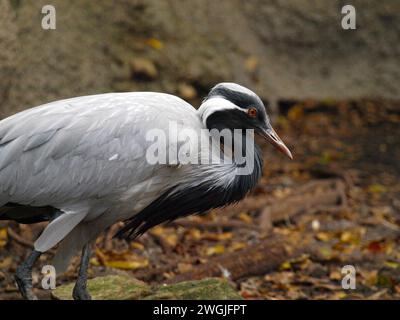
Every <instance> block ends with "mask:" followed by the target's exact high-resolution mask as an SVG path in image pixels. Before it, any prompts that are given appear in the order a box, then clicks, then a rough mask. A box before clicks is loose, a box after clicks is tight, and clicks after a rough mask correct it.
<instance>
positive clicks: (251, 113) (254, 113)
mask: <svg viewBox="0 0 400 320" xmlns="http://www.w3.org/2000/svg"><path fill="white" fill-rule="evenodd" d="M247 114H248V115H249V117H252V118H255V117H257V109H256V108H250V109H249V110H248V111H247Z"/></svg>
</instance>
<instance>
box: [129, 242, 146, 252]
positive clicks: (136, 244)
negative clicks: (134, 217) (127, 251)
mask: <svg viewBox="0 0 400 320" xmlns="http://www.w3.org/2000/svg"><path fill="white" fill-rule="evenodd" d="M131 248H132V249H138V250H143V249H144V245H142V244H141V243H139V242H136V241H133V242H131Z"/></svg>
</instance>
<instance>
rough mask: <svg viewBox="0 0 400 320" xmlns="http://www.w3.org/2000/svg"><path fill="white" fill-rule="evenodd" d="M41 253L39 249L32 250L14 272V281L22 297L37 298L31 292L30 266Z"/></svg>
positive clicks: (31, 266)
mask: <svg viewBox="0 0 400 320" xmlns="http://www.w3.org/2000/svg"><path fill="white" fill-rule="evenodd" d="M41 254H42V253H41V252H40V251H36V250H33V251H32V253H31V254H30V255H29V257H28V258H27V259H26V260H25V261H24V262H23V263H22V264H21V265H20V266H19V267H18V268H17V271H16V273H15V276H14V278H15V281H16V282H17V286H18V289H19V292H20V293H21V294H22V296H23V297H24V299H27V300H37V297H36V295H35V294H34V293H33V286H32V268H33V265H34V264H35V262H36V261H37V259H38V258H39V257H40V255H41Z"/></svg>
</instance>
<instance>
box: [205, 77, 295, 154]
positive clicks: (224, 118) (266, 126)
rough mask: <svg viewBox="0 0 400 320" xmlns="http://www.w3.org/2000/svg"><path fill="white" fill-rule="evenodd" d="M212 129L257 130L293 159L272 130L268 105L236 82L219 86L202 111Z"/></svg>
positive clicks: (208, 126)
mask: <svg viewBox="0 0 400 320" xmlns="http://www.w3.org/2000/svg"><path fill="white" fill-rule="evenodd" d="M199 113H200V115H201V117H202V121H203V123H204V125H205V126H206V127H207V128H208V129H214V128H215V129H218V130H223V129H226V128H227V129H231V130H233V129H254V132H256V133H257V134H259V135H261V136H262V137H264V138H265V139H267V140H268V141H269V142H270V143H271V144H272V145H273V146H274V147H276V148H277V149H278V150H279V151H281V152H282V153H283V154H285V155H286V156H288V157H289V158H291V159H292V158H293V157H292V154H291V152H290V150H289V149H288V147H286V145H285V144H284V143H283V141H282V140H281V138H279V136H278V135H277V133H276V132H275V130H274V129H273V128H272V126H271V123H270V120H269V117H268V114H267V112H266V109H265V106H264V104H263V102H262V101H261V99H260V98H259V97H258V96H257V95H256V94H255V93H254V92H253V91H251V90H249V89H247V88H245V87H243V86H241V85H238V84H236V83H229V82H224V83H219V84H217V85H216V86H215V87H214V88H212V89H211V91H210V93H209V94H208V96H207V97H206V98H205V99H204V101H203V103H202V105H201V106H200V108H199Z"/></svg>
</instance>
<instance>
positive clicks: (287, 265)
mask: <svg viewBox="0 0 400 320" xmlns="http://www.w3.org/2000/svg"><path fill="white" fill-rule="evenodd" d="M291 268H292V264H291V263H290V261H285V262H283V263H282V264H281V265H280V266H279V270H289V269H291Z"/></svg>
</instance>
